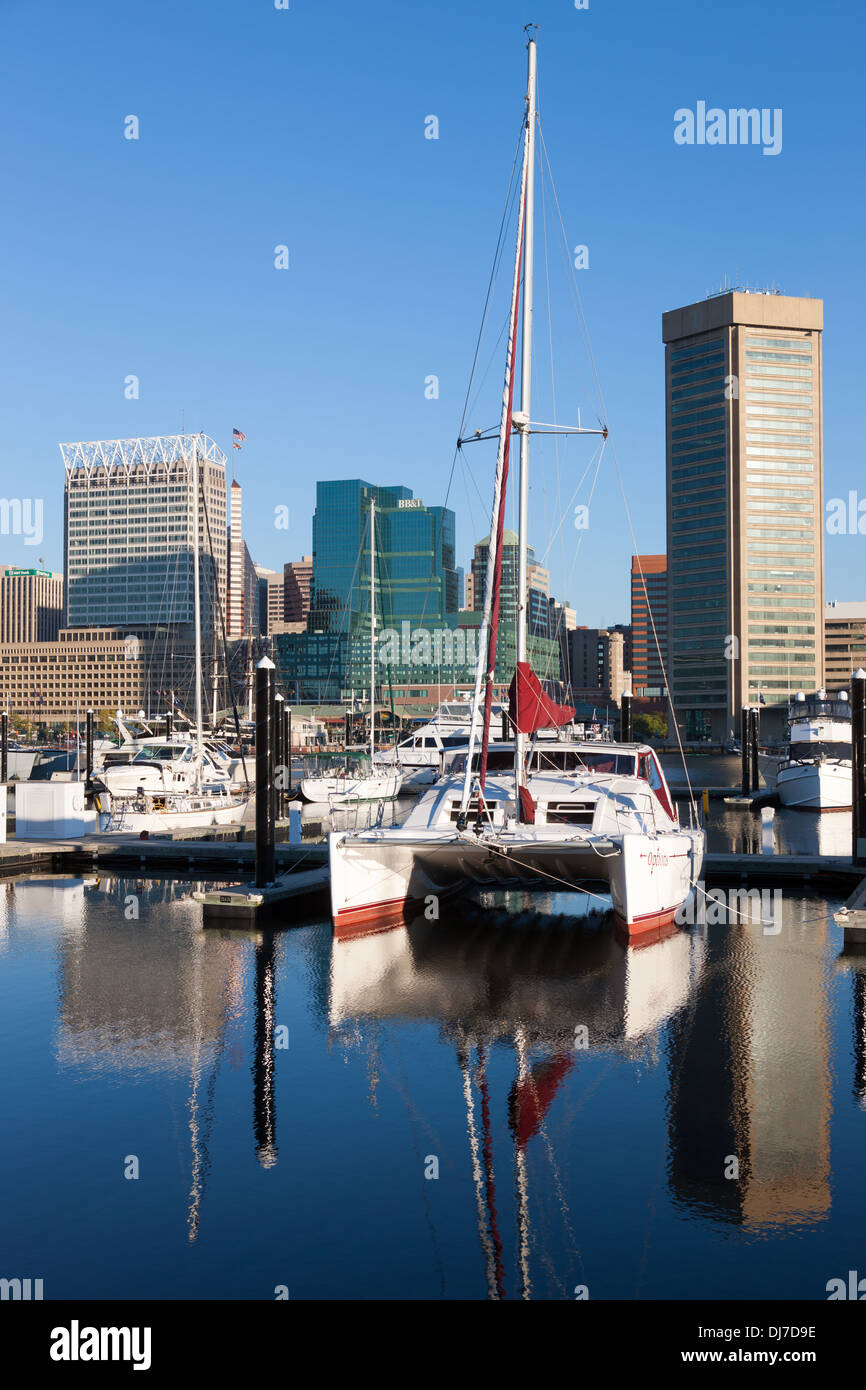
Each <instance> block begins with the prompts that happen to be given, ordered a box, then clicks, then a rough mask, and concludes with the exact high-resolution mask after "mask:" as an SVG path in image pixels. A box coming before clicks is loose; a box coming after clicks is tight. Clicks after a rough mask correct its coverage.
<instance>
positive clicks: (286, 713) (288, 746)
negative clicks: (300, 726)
mask: <svg viewBox="0 0 866 1390" xmlns="http://www.w3.org/2000/svg"><path fill="white" fill-rule="evenodd" d="M283 730H284V734H283V747H284V748H285V750H286V800H290V799H291V796H292V711H291V710H290V709H289V707H288V705H285V706H284V707H283Z"/></svg>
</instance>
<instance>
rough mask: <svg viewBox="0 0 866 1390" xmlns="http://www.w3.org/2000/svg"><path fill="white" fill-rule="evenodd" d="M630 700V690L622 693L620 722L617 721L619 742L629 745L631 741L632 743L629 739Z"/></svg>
mask: <svg viewBox="0 0 866 1390" xmlns="http://www.w3.org/2000/svg"><path fill="white" fill-rule="evenodd" d="M631 700H632V697H631V691H630V690H626V691H624V692H623V696H622V705H621V708H620V720H619V723H620V729H619V733H620V741H621V742H622V743H631V741H632V738H631Z"/></svg>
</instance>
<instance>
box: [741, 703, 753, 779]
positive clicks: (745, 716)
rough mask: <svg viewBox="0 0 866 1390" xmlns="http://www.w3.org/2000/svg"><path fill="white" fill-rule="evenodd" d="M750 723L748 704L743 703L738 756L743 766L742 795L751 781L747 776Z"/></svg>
mask: <svg viewBox="0 0 866 1390" xmlns="http://www.w3.org/2000/svg"><path fill="white" fill-rule="evenodd" d="M750 724H751V721H750V718H749V707H748V705H743V708H742V709H741V710H740V757H741V759H742V768H743V790H742V795H743V796H748V795H749V793H750V792H751V790H752V783H751V779H750V776H749V770H750V767H751V759H750V757H749V734H750V731H751V730H750Z"/></svg>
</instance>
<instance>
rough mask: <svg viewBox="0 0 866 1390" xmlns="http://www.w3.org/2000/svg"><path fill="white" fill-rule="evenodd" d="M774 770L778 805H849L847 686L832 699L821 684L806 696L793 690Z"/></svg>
mask: <svg viewBox="0 0 866 1390" xmlns="http://www.w3.org/2000/svg"><path fill="white" fill-rule="evenodd" d="M774 772H775V779H774V781H775V789H776V791H777V793H778V796H779V800H780V802H781V803H782V805H783V806H789V807H792V808H795V809H797V810H801V811H850V809H851V804H852V796H853V791H852V788H853V771H852V748H851V708H850V705H849V703H848V693H847V691H844V690H842V691H840V692H839V694H838V695H837V697H836V699H832V698H830V697H828V695H827V692H826V691H825V690H819V691H817V693H816V694H815V695H813V696H811V697H809V698H807V697H806V695H805V694H804V692H803V691H798V693H797V695H796V696H795V698H794V700H793V702H792V704H791V709H790V712H789V718H788V747H787V750H786V752H785V753H784V754H783V755H782V756H781V757H778V758H777V759H776V760H775V768H774ZM770 777H771V779H772V772H771V774H770Z"/></svg>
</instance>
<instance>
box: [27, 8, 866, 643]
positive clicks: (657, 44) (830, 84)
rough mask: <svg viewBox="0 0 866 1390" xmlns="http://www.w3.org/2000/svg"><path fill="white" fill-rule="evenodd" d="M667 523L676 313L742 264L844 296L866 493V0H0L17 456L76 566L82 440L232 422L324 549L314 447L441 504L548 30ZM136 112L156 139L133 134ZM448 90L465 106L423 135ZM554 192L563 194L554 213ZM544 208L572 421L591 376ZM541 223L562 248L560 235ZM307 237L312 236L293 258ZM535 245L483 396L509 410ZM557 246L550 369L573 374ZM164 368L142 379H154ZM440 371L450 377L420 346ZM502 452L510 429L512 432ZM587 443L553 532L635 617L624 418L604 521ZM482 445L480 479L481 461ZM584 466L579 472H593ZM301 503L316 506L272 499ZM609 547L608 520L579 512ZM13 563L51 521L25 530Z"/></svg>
mask: <svg viewBox="0 0 866 1390" xmlns="http://www.w3.org/2000/svg"><path fill="white" fill-rule="evenodd" d="M528 19H532V20H533V21H535V22H537V23H538V24H539V25H540V31H539V67H540V111H541V119H542V128H543V131H544V136H545V141H546V144H547V148H548V152H549V154H550V160H551V165H552V169H553V174H554V178H555V179H556V183H557V189H558V193H559V198H560V202H561V205H562V211H563V216H564V219H565V225H566V232H567V236H568V241H569V244H570V245H571V246H574V245H577V244H584V245H586V246H588V248H589V267H588V268H587V269H585V270H582V271H579V272H577V276H578V280H579V285H580V290H581V294H582V298H583V302H584V306H585V310H586V317H587V322H588V325H589V331H590V337H591V342H592V348H593V352H594V355H595V359H596V362H597V365H598V371H599V376H600V380H601V383H602V388H603V391H604V396H605V400H606V404H607V411H608V419H609V423H610V425H611V429H612V433H613V437H614V438H615V440H616V445H617V455H618V458H619V461H620V466H621V469H622V474H623V479H624V482H625V486H626V490H627V493H628V497H629V507H630V510H631V513H632V517H633V521H634V526H635V533H636V538H637V543H638V546H639V548H640V549H642V550H645V551H657V550H658V551H661V550H663V549H664V544H665V535H664V403H663V352H662V345H661V314H662V312H663V310H665V309H668V308H673V307H676V306H677V305H680V304H685V303H689V302H691V301H692V300H695V299H700V298H702V297H703V296H704V295H705V294H706V293H707V292H708V291H710V290H712V289H715V288H717V287H718V286H719V285H720V284H721V282H722V280H723V279H724V277H725V276H727V277H728V279H729V280H730V281H733V282H735V283H747V284H752V285H769V284H771V283H774V284H775V285H777V286H779V287H781V289H782V290H783V291H784V292H786V293H789V294H811V295H817V296H820V297H822V298H823V299H824V303H825V338H824V353H825V356H824V369H825V377H824V409H825V430H824V440H825V493H826V496H827V498H831V497H834V496H845V495H847V493H848V491H849V489H858V488H859V490H860V494H861V495H864V494H866V480H864V468H863V441H862V426H861V414H862V405H861V403H862V399H863V381H864V377H866V331H864V325H863V311H862V303H863V295H862V283H861V280H860V276H861V262H862V245H861V243H862V235H863V232H862V228H863V224H864V181H863V177H862V109H861V108H862V100H861V95H860V93H861V89H862V71H861V69H862V53H863V48H864V38H866V33H864V30H866V21H864V18H863V13H862V11H861V10H859V8H858V7H856V6H855V5H854V4H853V3H852V4H841V3H834V0H829V3H824V4H822V5H821V6H816V5H813V4H805V3H801V0H788V2H787V3H782V2H781V0H779V2H778V3H769V2H768V0H765V2H764V3H762V4H760V5H755V4H754V3H748V0H734V2H733V3H729V4H726V5H725V6H713V7H704V6H696V5H694V3H693V0H678V2H677V3H672V2H671V0H668V2H667V3H665V0H662V3H657V4H639V3H637V0H624V2H623V3H605V2H604V0H590V3H589V8H588V9H586V10H576V9H575V7H574V4H573V0H533V4H532V5H531V6H528V5H526V4H525V3H522V4H516V3H514V2H513V0H498V3H497V4H495V5H493V4H480V3H475V4H471V3H470V4H466V3H463V4H458V3H451V0H439V3H437V4H430V5H428V4H423V3H421V4H419V3H416V4H413V5H409V4H406V3H405V0H404V3H399V4H398V3H396V0H382V3H379V4H378V5H375V6H362V5H359V4H357V3H349V0H335V3H331V4H326V3H322V0H291V7H290V9H288V10H276V9H275V7H274V4H273V0H213V2H212V3H206V0H185V3H183V4H181V5H178V4H177V3H169V2H168V0H149V3H147V4H146V5H135V6H128V5H117V4H116V3H109V2H108V0H88V3H87V4H86V5H85V6H71V5H69V4H68V3H59V0H47V2H46V3H40V4H39V5H38V6H36V5H33V4H27V3H23V2H20V3H19V0H14V2H13V3H10V0H0V44H2V51H3V53H4V59H5V61H4V81H3V84H2V90H0V159H2V167H3V170H4V175H5V177H4V195H5V196H4V216H3V219H2V224H0V237H2V256H3V267H4V274H3V275H2V277H0V294H2V302H0V323H2V334H0V392H2V405H3V421H4V428H3V432H2V441H0V479H2V492H3V494H4V495H5V496H12V495H20V496H23V497H27V496H33V497H42V498H43V499H44V507H45V519H44V528H45V535H44V540H43V541H42V544H41V546H39V547H38V555H39V556H41V557H42V558H44V560H45V561H46V563H47V564H48V565H50V566H53V567H55V568H60V566H61V563H62V496H63V471H62V464H61V460H60V453H59V449H58V443H59V442H60V441H67V440H76V439H98V438H103V439H105V438H113V437H118V436H120V437H129V436H135V435H149V434H163V433H172V432H175V431H178V430H179V429H180V426H181V419H182V416H183V419H184V420H185V424H186V428H187V430H188V431H190V430H197V429H201V430H204V431H205V432H206V433H207V434H210V435H212V436H213V437H214V438H215V439H216V440H217V441H218V443H220V444H221V446H222V447H223V448H224V449H225V450H226V452H227V453H228V452H230V449H229V445H230V439H231V430H232V427H233V426H237V427H238V428H240V429H241V430H243V431H244V432H245V433H246V435H247V441H248V442H247V445H246V447H245V449H244V450H243V451H242V452H241V453H240V454H237V455H236V461H237V469H238V477H239V479H240V481H241V482H242V483H243V485H244V488H245V531H246V534H247V539H248V542H249V545H250V549H251V551H252V552H253V555H254V558H255V559H256V560H257V561H258V562H259V563H262V564H266V565H270V566H272V567H274V568H276V567H280V566H282V563H283V561H284V560H288V559H293V558H297V557H299V556H300V555H301V554H302V553H304V552H308V551H309V549H310V517H311V514H312V510H313V506H314V500H315V481H316V479H317V478H339V477H357V476H360V477H365V478H367V479H369V480H370V481H374V482H380V483H403V484H405V485H407V486H409V487H411V488H413V489H414V490H415V492H416V495H419V496H421V497H422V498H423V499H424V501H425V502H428V503H431V504H441V503H442V502H443V501H444V500H445V490H446V486H447V483H448V475H449V470H450V467H451V460H452V455H453V446H454V440H455V438H456V434H457V428H458V425H459V421H460V416H461V410H462V404H463V397H464V394H465V391H466V386H467V381H468V374H469V368H470V365H471V361H472V355H473V351H474V347H475V339H476V334H477V330H478V325H479V321H480V315H481V308H482V304H483V299H484V293H485V289H486V284H487V277H488V274H489V270H490V264H491V260H492V256H493V250H494V246H495V241H496V235H497V231H498V227H499V221H500V217H501V213H502V207H503V202H504V195H505V188H506V185H507V180H508V174H509V171H510V168H511V161H512V158H513V153H514V148H515V142H516V139H517V135H518V129H519V122H520V114H521V108H522V96H523V90H524V78H525V53H524V46H523V35H522V29H523V25H524V23H525V22H526V21H527V20H528ZM699 100H705V101H706V102H707V104H708V105H710V106H712V105H718V106H720V107H723V108H728V107H729V106H757V107H769V108H776V107H781V108H782V111H783V147H782V151H781V153H780V154H778V155H777V156H764V155H763V154H762V152H761V150H760V148H756V147H738V146H736V147H718V148H710V147H706V146H704V147H697V146H695V147H682V146H678V145H676V144H675V143H674V140H673V129H674V120H673V114H674V111H675V110H676V109H677V108H679V107H683V106H690V107H692V108H694V106H695V104H696V102H697V101H699ZM130 114H132V115H136V116H137V117H138V118H139V121H140V138H139V139H138V140H136V141H131V140H126V139H124V136H123V130H124V118H125V117H126V116H128V115H130ZM431 114H432V115H436V116H437V117H438V120H439V123H440V130H439V139H438V140H435V141H433V140H426V139H425V138H424V121H425V117H426V116H428V115H431ZM539 211H540V210H539ZM548 231H549V243H550V249H549V255H550V258H551V260H550V264H551V267H552V269H551V303H552V315H551V319H552V323H553V329H554V333H555V342H556V345H557V357H558V362H559V366H558V371H557V393H558V404H559V416H560V419H563V420H565V419H566V418H567V417H568V415H569V414H571V413H573V412H572V411H571V410H570V407H571V406H572V405H573V406H574V408H575V409H576V408H577V407H578V406H580V407H582V409H583V410H584V411H586V412H588V418H592V416H593V412H594V393H593V390H592V381H591V376H590V372H589V370H588V367H587V359H586V355H585V352H584V351H583V348H582V346H581V342H580V336H579V333H578V330H577V324H576V321H575V316H574V314H573V312H572V310H571V308H570V301H569V298H568V285H567V281H566V278H565V274H564V272H563V270H562V265H561V250H560V243H559V241H558V240H557V238H556V236H554V234H553V230H552V228H550V227H549V228H548ZM543 242H544V237H543V231H542V229H541V228H540V229H539V248H538V249H539V257H540V258H543V257H544V245H543ZM281 244H285V245H287V246H288V247H289V251H290V268H289V269H288V270H287V271H279V270H276V269H275V268H274V248H275V246H277V245H281ZM510 258H511V248H510V247H509V249H508V251H507V253H506V258H505V262H504V263H503V272H502V274H501V275H500V277H499V281H498V283H497V290H496V295H495V297H494V305H493V313H492V315H491V331H490V333H489V334H488V335H487V337H486V338H485V342H484V345H483V348H482V356H481V361H482V366H483V367H484V368H486V367H487V366H488V364H490V365H489V374H488V375H487V377H486V380H485V387H484V390H483V391H482V393H481V395H480V397H479V402H478V409H477V410H476V412H475V413H474V414H473V416H472V417H471V418H470V424H471V425H472V426H473V427H474V426H476V425H479V426H486V425H490V424H492V423H494V422H495V421H496V419H497V415H498V398H499V393H500V390H501V370H502V369H501V350H498V349H497V348H496V339H497V335H498V333H499V330H500V328H501V325H502V318H503V316H504V313H505V308H504V305H505V294H506V293H507V280H508V277H509V274H510ZM546 294H547V292H546V284H545V273H544V267H543V259H542V263H541V265H540V269H539V278H538V295H537V300H536V304H537V311H538V316H537V319H536V335H537V336H536V341H537V343H538V344H539V349H538V351H539V356H538V379H539V386H538V391H537V400H538V404H539V411H540V410H541V409H542V407H543V408H544V409H545V410H547V409H549V408H550V406H549V389H548V388H546V387H545V386H544V385H543V384H542V383H543V382H546V381H548V380H549V376H550V368H549V364H548V360H547V333H548V329H547V321H546V320H547V307H546ZM132 374H134V375H136V376H137V377H138V378H139V383H140V395H139V399H138V400H127V399H125V398H124V381H125V379H126V378H127V377H128V376H129V375H132ZM433 374H435V375H436V376H437V377H438V378H439V383H440V394H439V398H438V399H437V400H428V399H425V391H424V387H425V378H427V377H428V376H429V375H433ZM485 450H486V452H485ZM591 454H592V447H591V444H587V443H580V444H575V443H573V442H572V443H569V444H568V445H567V447H566V448H565V449H564V450H563V451H561V454H560V459H559V464H558V468H559V473H558V475H557V460H556V458H555V457H554V454H553V450H552V447H551V446H550V445H549V444H546V445H544V446H543V447H541V448H539V450H538V451H537V457H536V458H535V459H534V463H533V492H532V541H533V544H534V546H535V549H536V552H537V553H538V554H539V555H541V554H543V553H544V552H545V551H546V550H548V547H549V553H548V562H549V565H550V568H551V570H552V580H553V588H554V591H555V592H556V593H557V594H558V595H559V596H562V594H563V592H564V593H565V594H566V595H567V596H568V598H569V599H570V600H571V602H572V603H573V604H574V605H575V606H576V607H577V609H578V613H579V621H580V622H583V623H587V624H589V625H596V624H598V623H604V622H616V621H626V620H627V619H628V569H629V563H630V555H631V552H632V541H631V536H630V534H629V530H628V526H627V522H626V519H625V514H624V508H623V503H622V499H621V496H620V493H619V487H618V483H617V479H616V474H615V471H614V469H613V466H612V456H611V453H610V450H608V452H607V453H606V455H605V459H604V462H603V465H602V470H601V473H600V476H599V479H598V483H597V485H596V489H595V493H594V496H593V501H592V508H591V512H590V526H589V529H588V530H587V531H586V532H585V533H580V535H582V539H580V535H579V533H577V532H576V531H575V530H574V528H573V526H572V524H571V520H570V518H568V519H567V520H566V523H565V525H564V526H563V527H562V529H561V530H560V531H559V533H558V535H556V537H555V540H551V538H552V537H553V536H554V535H555V532H556V524H557V520H558V517H559V514H560V510H561V507H559V506H558V504H557V495H558V496H559V498H560V502H561V503H564V502H565V501H567V500H568V499H569V498H570V497H571V494H572V491H573V488H574V486H575V484H576V482H577V479H578V477H579V475H580V473H581V472H582V471H583V469H584V468H585V466H586V464H587V462H588V461H589V459H590V457H591ZM467 458H468V465H467V469H466V470H464V467H463V466H462V465H461V464H458V467H457V471H456V473H455V476H454V484H453V489H452V494H451V497H450V498H449V503H450V505H453V506H454V508H455V510H456V512H457V538H458V552H459V553H458V560H459V562H460V563H462V564H464V565H467V564H468V561H469V557H470V554H471V548H472V545H473V543H474V541H475V540H477V539H478V538H479V537H480V536H481V535H484V534H486V531H487V529H488V527H487V511H488V498H489V494H490V478H491V470H492V465H493V455H492V452H491V450H490V449H489V447H488V446H483V445H481V446H475V448H474V449H472V450H467ZM468 471H471V474H472V476H471V477H470V476H468ZM586 493H587V487H586V486H584V489H583V491H582V492H581V493H579V494H578V496H577V497H576V498H575V499H574V500H575V501H577V502H579V501H581V500H584V501H585V500H586ZM285 505H287V506H288V507H289V509H290V515H291V527H290V529H289V531H288V532H287V531H285V530H279V529H276V528H275V525H274V515H275V508H277V507H280V506H285ZM579 540H580V545H579V546H578V541H579ZM863 545H864V542H863V537H854V536H841V537H828V538H827V563H826V573H827V596H828V598H836V599H858V598H859V599H862V598H864V597H866V565H864V558H863ZM0 546H2V554H0V560H5V561H6V562H8V563H15V564H18V563H22V564H23V563H26V564H32V563H33V562H34V555H35V553H36V548H35V547H32V546H27V545H25V544H24V543H23V540H22V538H18V537H12V536H6V537H0Z"/></svg>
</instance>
